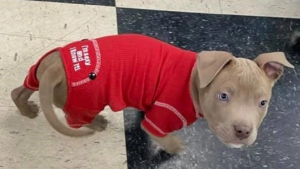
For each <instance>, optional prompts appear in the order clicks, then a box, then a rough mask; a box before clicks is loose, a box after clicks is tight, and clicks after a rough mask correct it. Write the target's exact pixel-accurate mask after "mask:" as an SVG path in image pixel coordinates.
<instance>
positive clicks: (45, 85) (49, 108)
mask: <svg viewBox="0 0 300 169" xmlns="http://www.w3.org/2000/svg"><path fill="white" fill-rule="evenodd" d="M57 68H58V67H57V66H56V65H52V66H51V67H49V68H48V69H47V70H45V72H44V73H43V75H42V76H41V79H40V86H39V96H40V102H41V107H42V110H43V112H44V114H45V117H46V119H47V120H48V122H49V123H50V124H51V126H52V127H53V128H54V129H55V130H57V131H58V132H60V133H61V134H64V135H67V136H71V137H83V136H87V135H91V134H93V133H94V131H93V130H91V129H88V130H76V129H72V128H69V127H67V126H66V125H64V124H63V123H62V122H61V121H60V120H59V119H58V118H57V116H56V114H55V112H54V109H53V105H52V104H53V89H54V87H55V86H56V85H58V84H59V83H61V81H62V76H61V74H59V72H58V71H57V70H58V69H59V68H58V69H57Z"/></svg>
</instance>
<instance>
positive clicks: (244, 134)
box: [233, 125, 252, 140]
mask: <svg viewBox="0 0 300 169" xmlns="http://www.w3.org/2000/svg"><path fill="white" fill-rule="evenodd" d="M233 127H234V131H235V136H236V137H237V138H239V139H241V140H243V139H246V138H248V137H249V136H250V134H251V132H252V128H251V127H249V126H247V125H234V126H233Z"/></svg>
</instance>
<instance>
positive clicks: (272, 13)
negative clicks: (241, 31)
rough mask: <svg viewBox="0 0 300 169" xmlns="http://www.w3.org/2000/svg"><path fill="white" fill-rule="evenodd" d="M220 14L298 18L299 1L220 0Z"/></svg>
mask: <svg viewBox="0 0 300 169" xmlns="http://www.w3.org/2000/svg"><path fill="white" fill-rule="evenodd" d="M220 4H221V10H222V14H234V15H253V16H269V17H288V18H300V10H299V9H300V1H299V0H251V1H249V0H220Z"/></svg>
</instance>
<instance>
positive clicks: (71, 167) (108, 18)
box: [0, 0, 300, 169]
mask: <svg viewBox="0 0 300 169" xmlns="http://www.w3.org/2000/svg"><path fill="white" fill-rule="evenodd" d="M60 2H61V3H60ZM83 4H85V5H83ZM178 11H179V12H178ZM0 14H1V17H0V25H1V26H0V44H1V46H2V48H0V52H1V54H2V55H1V56H0V79H1V81H0V89H1V90H0V96H2V98H1V101H0V111H1V116H0V135H1V138H0V152H1V154H0V168H5V169H6V168H7V169H27V168H28V169H29V168H41V169H42V168H43V169H48V168H49V169H50V168H68V169H89V168H90V169H98V168H99V169H108V168H109V169H123V168H127V162H128V166H129V167H128V168H130V169H133V168H138V169H140V168H164V169H165V168H172V169H174V168H180V169H184V168H188V169H192V168H195V169H196V168H197V169H198V168H199V169H208V168H214V169H216V168H220V169H225V168H226V169H227V168H239V169H244V168H251V169H252V168H257V169H261V168H276V169H277V168H292V169H297V168H300V163H299V160H300V157H299V153H298V152H300V145H299V142H300V138H299V135H300V132H299V131H300V127H299V125H298V121H299V120H298V119H300V117H299V115H300V114H299V112H298V110H299V109H298V107H297V106H299V104H298V102H299V100H297V92H298V91H299V90H300V81H299V80H298V78H297V76H296V75H295V73H294V72H292V71H290V70H288V71H287V73H286V75H285V77H284V78H283V79H282V80H281V81H280V82H279V83H278V85H277V86H276V88H275V91H274V99H273V102H272V103H273V107H272V108H271V111H272V114H270V115H268V117H267V119H266V122H265V123H264V125H263V126H262V129H261V133H262V134H261V135H259V139H258V141H257V143H256V145H255V146H254V147H253V148H252V149H251V148H250V149H245V150H229V149H227V148H225V147H224V146H223V145H221V144H220V143H219V142H218V141H217V140H216V138H215V137H214V136H213V135H212V134H211V133H210V132H209V130H208V129H207V126H206V123H205V122H204V121H203V120H200V121H199V122H197V123H196V124H195V125H193V126H191V127H189V128H187V129H186V130H182V131H181V132H179V135H180V136H189V137H186V139H185V143H186V146H187V147H186V150H185V151H184V152H182V154H180V155H179V156H176V157H172V158H171V159H169V158H170V157H169V156H168V155H165V154H162V155H161V156H157V157H153V158H152V159H151V160H148V159H147V158H148V156H147V138H146V137H145V136H144V135H143V133H140V130H139V128H138V127H137V128H134V127H135V123H136V122H138V118H139V117H136V118H133V117H134V114H132V112H128V113H127V114H125V119H123V114H122V113H111V112H110V110H109V109H106V111H105V114H106V115H107V117H108V119H109V120H110V121H111V123H110V126H109V127H108V129H107V131H105V132H102V133H100V134H97V135H95V136H92V137H90V138H82V139H74V138H68V137H64V136H61V135H60V134H58V133H57V132H55V131H54V130H53V129H52V128H51V127H50V126H49V125H48V123H47V122H46V120H45V119H44V117H43V115H42V114H41V115H40V116H39V117H38V118H37V119H34V120H30V119H27V118H24V117H21V116H20V115H19V114H18V113H17V111H16V108H15V107H14V106H13V103H12V102H11V100H10V97H9V93H10V91H11V90H12V89H13V88H14V87H16V86H18V85H20V84H21V83H22V80H23V78H24V76H25V74H26V71H27V69H28V66H29V65H31V64H32V63H34V62H35V61H36V59H37V58H39V56H41V55H42V54H43V53H44V52H46V51H48V50H49V49H52V48H54V47H56V46H58V45H63V44H65V43H67V42H70V41H73V40H78V39H83V38H92V37H98V36H103V35H111V34H118V33H127V32H135V33H143V34H147V35H150V36H153V37H157V38H159V39H161V40H164V41H167V42H169V43H172V44H174V45H176V46H179V47H182V48H185V49H189V50H194V51H200V50H203V49H222V50H228V51H231V52H233V53H234V54H235V55H238V56H249V57H250V58H253V57H254V56H255V55H257V54H258V53H261V52H267V51H274V50H283V49H284V43H285V41H286V40H287V39H288V38H289V34H290V33H291V31H292V30H293V29H295V28H296V27H298V26H300V20H298V19H284V18H300V1H299V0H264V1H259V0H254V1H247V0H237V1H233V0H186V1H181V0H173V1H171V0H166V1H160V0H116V1H114V0H74V1H71V0H49V1H48V2H46V1H44V2H41V1H25V0H0ZM229 14H230V15H229ZM231 14H232V15H231ZM233 15H250V16H233ZM252 16H265V17H252ZM269 17H270V18H269ZM274 17H283V18H274ZM289 59H291V61H292V62H293V64H295V65H296V66H297V68H296V72H298V71H299V63H298V61H297V60H296V59H295V58H289ZM33 100H36V101H37V100H38V99H37V97H36V95H35V96H34V98H33ZM57 112H59V116H60V117H61V119H63V116H62V113H61V112H60V111H59V110H57ZM135 114H136V113H135ZM129 116H130V118H129ZM132 119H134V120H132ZM124 121H125V130H126V141H125V135H124ZM199 128H203V129H202V130H200V131H199ZM196 129H197V130H196ZM286 129H288V132H287V131H286ZM196 131H197V132H196ZM125 143H126V144H127V147H126V146H125ZM145 146H146V147H145ZM126 148H127V152H126ZM195 150H197V151H195ZM126 154H127V155H128V156H126ZM164 160H167V161H166V162H165V163H162V162H163V161H164ZM158 163H160V164H158Z"/></svg>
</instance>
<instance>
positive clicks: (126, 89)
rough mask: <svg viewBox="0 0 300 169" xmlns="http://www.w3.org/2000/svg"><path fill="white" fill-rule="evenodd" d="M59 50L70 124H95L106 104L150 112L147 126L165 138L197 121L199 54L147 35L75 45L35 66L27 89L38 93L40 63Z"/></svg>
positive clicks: (77, 43) (104, 39)
mask: <svg viewBox="0 0 300 169" xmlns="http://www.w3.org/2000/svg"><path fill="white" fill-rule="evenodd" d="M53 51H59V52H60V54H61V58H62V61H63V63H64V68H65V72H66V77H67V86H68V93H67V102H66V104H65V107H64V109H63V111H64V112H65V113H66V119H67V122H68V124H69V126H71V127H73V128H79V127H81V126H82V125H85V124H90V123H91V122H92V120H93V119H94V118H95V116H96V115H98V114H99V112H101V111H102V110H103V109H104V107H105V106H106V105H109V106H110V108H111V109H112V110H113V111H120V110H123V109H124V108H126V107H134V108H137V109H140V110H142V111H144V112H145V118H144V120H143V121H142V124H143V126H144V127H145V128H146V129H147V130H148V131H150V132H151V133H152V134H154V135H156V136H159V137H162V136H165V135H166V134H168V133H170V132H173V131H176V130H179V129H181V128H183V127H185V126H188V125H190V124H192V123H193V122H195V121H196V120H197V118H199V117H201V116H202V115H201V114H198V113H196V111H195V109H194V106H193V103H192V99H191V96H190V91H189V82H190V76H191V71H192V68H193V66H194V64H195V62H196V56H197V54H196V53H195V52H191V51H186V50H182V49H179V48H177V47H174V46H172V45H169V44H167V43H164V42H162V41H159V40H156V39H154V38H150V37H147V36H143V35H135V34H124V35H113V36H106V37H102V38H98V39H91V40H83V41H77V42H74V43H70V44H68V45H66V46H64V47H59V48H56V49H53V50H51V51H50V52H48V53H46V54H45V55H44V56H43V57H42V58H41V59H40V60H39V61H38V62H37V63H36V64H35V65H33V66H32V67H31V68H30V71H29V74H28V76H27V77H26V79H25V81H24V86H25V87H26V88H28V89H30V90H38V87H39V83H38V80H37V79H36V71H37V67H38V65H39V63H40V62H41V60H42V59H43V58H44V57H45V56H47V55H48V54H50V53H51V52H53Z"/></svg>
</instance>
